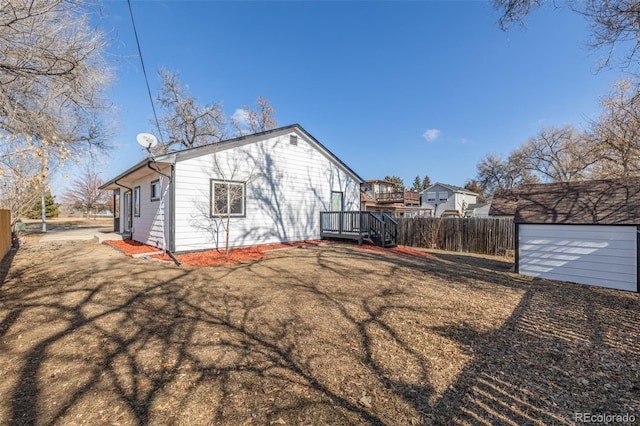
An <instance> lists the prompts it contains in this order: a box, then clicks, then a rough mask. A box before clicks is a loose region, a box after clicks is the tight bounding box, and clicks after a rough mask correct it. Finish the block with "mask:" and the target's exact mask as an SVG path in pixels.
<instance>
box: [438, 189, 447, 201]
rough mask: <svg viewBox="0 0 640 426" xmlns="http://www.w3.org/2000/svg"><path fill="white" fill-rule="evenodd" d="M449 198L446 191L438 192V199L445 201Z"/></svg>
mask: <svg viewBox="0 0 640 426" xmlns="http://www.w3.org/2000/svg"><path fill="white" fill-rule="evenodd" d="M448 199H449V193H448V192H446V191H445V192H438V201H447V200H448Z"/></svg>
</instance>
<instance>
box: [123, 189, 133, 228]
mask: <svg viewBox="0 0 640 426" xmlns="http://www.w3.org/2000/svg"><path fill="white" fill-rule="evenodd" d="M123 201H124V202H123V203H122V204H123V206H122V214H123V217H124V230H123V231H124V233H125V234H128V233H130V232H131V191H127V192H125V193H124V200H123Z"/></svg>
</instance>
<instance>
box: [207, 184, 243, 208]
mask: <svg viewBox="0 0 640 426" xmlns="http://www.w3.org/2000/svg"><path fill="white" fill-rule="evenodd" d="M226 215H230V216H244V215H245V183H244V182H232V181H219V180H212V181H211V216H226Z"/></svg>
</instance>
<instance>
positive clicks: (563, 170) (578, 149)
mask: <svg viewBox="0 0 640 426" xmlns="http://www.w3.org/2000/svg"><path fill="white" fill-rule="evenodd" d="M511 161H514V162H516V163H517V164H518V165H519V167H520V168H522V169H524V170H527V171H528V172H529V173H532V174H534V175H537V176H538V178H539V179H540V180H541V181H545V182H568V181H575V180H581V179H585V178H586V177H587V176H588V174H589V169H590V167H591V165H592V164H594V163H595V162H596V161H597V157H596V155H595V153H594V149H593V144H592V143H590V140H589V138H588V137H587V136H586V135H585V134H584V133H582V132H578V131H577V130H576V129H575V128H574V127H573V126H564V127H562V128H557V127H548V128H545V129H542V130H540V132H538V134H537V135H536V136H535V137H532V138H530V139H529V140H528V141H527V142H525V143H524V144H523V145H522V146H521V147H520V148H518V149H517V150H515V151H514V152H513V153H512V154H511Z"/></svg>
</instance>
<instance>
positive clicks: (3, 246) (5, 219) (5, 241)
mask: <svg viewBox="0 0 640 426" xmlns="http://www.w3.org/2000/svg"><path fill="white" fill-rule="evenodd" d="M11 242H12V241H11V211H10V210H4V209H3V210H0V260H2V259H4V256H5V255H6V254H7V253H8V252H9V250H10V249H11Z"/></svg>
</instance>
